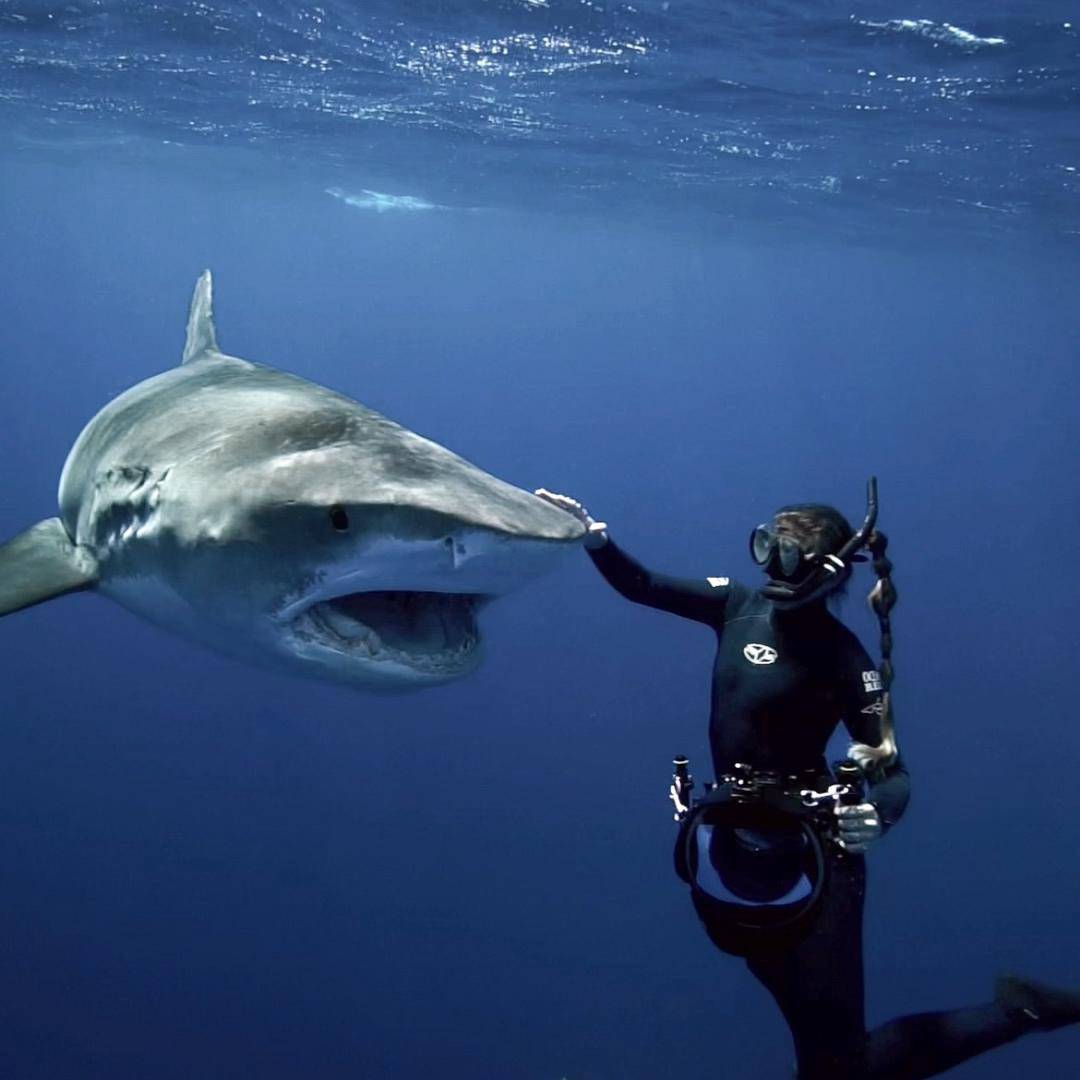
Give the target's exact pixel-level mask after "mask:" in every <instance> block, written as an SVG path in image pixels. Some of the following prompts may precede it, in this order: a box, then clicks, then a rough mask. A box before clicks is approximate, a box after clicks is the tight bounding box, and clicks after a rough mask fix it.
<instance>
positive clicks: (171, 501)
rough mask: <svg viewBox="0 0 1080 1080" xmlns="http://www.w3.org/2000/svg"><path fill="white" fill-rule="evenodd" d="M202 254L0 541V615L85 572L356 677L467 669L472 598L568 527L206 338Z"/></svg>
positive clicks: (332, 672) (509, 575) (507, 587)
mask: <svg viewBox="0 0 1080 1080" xmlns="http://www.w3.org/2000/svg"><path fill="white" fill-rule="evenodd" d="M211 301H212V295H211V278H210V273H209V271H207V272H205V273H204V274H203V275H202V277H200V279H199V281H198V283H197V284H196V287H195V294H194V297H193V299H192V303H191V313H190V317H189V319H188V331H187V343H186V347H185V349H184V356H183V362H182V364H181V365H180V366H179V367H176V368H173V369H171V370H169V371H166V372H164V373H163V374H160V375H155V376H154V377H152V378H149V379H147V380H146V381H144V382H141V383H139V384H137V385H136V386H133V387H132V388H131V389H130V390H127V391H125V392H124V393H123V394H121V395H120V396H119V397H118V398H116V399H115V400H113V401H111V402H110V403H109V404H108V405H106V406H105V407H104V408H103V409H102V410H101V411H100V412H99V413H98V414H97V415H96V416H95V417H94V418H93V419H92V420H91V421H90V422H89V423H88V424H87V425H86V427H85V428H84V429H83V431H82V433H81V434H80V435H79V437H78V439H77V440H76V442H75V445H74V446H73V447H72V449H71V452H70V453H69V454H68V458H67V462H66V463H65V465H64V470H63V474H62V476H61V478H60V516H59V517H58V518H49V519H48V520H46V521H43V522H39V523H38V524H37V525H35V526H33V527H32V528H30V529H28V530H26V531H25V532H23V533H21V534H20V535H19V536H17V537H15V538H14V539H13V540H11V541H10V542H8V543H7V544H5V545H3V546H2V547H0V615H3V614H7V613H9V612H13V611H17V610H19V609H20V608H24V607H28V606H29V605H31V604H36V603H40V602H42V601H44V600H48V599H50V598H52V597H54V596H59V595H61V594H63V593H68V592H72V591H76V590H79V589H95V590H97V591H98V592H101V593H104V594H105V595H106V596H109V597H111V598H112V599H114V600H116V601H118V602H119V603H121V604H122V605H124V607H126V608H129V609H130V610H131V611H133V612H136V613H137V614H139V615H142V616H143V617H145V618H146V619H148V620H150V621H151V622H153V623H156V624H157V625H159V626H162V627H164V628H166V629H169V630H172V631H175V632H177V633H180V634H182V635H184V636H185V637H188V638H191V639H194V640H197V641H201V642H204V643H205V644H207V645H210V646H211V647H213V648H216V649H218V650H220V651H222V652H225V653H228V654H230V655H232V656H236V657H239V658H241V659H245V660H248V661H253V662H256V663H261V664H264V665H267V664H268V665H271V666H274V667H279V668H287V669H291V670H292V671H294V672H300V673H306V674H308V675H312V676H315V677H317V678H325V679H332V680H336V681H341V682H346V683H349V684H352V685H354V686H357V687H363V688H368V689H373V690H393V689H412V688H419V687H424V686H430V685H434V684H437V683H443V682H446V681H449V680H451V679H456V678H459V677H461V676H463V675H466V674H468V673H469V672H471V671H473V670H474V669H475V668H476V666H477V665H478V663H479V661H480V656H481V648H480V635H479V631H478V628H477V621H476V615H477V611H478V610H479V609H480V608H481V607H482V606H483V605H484V604H485V603H486V602H487V601H489V600H490V599H492V598H493V597H497V596H500V595H502V594H504V593H507V592H510V591H512V590H513V589H515V588H517V587H518V586H520V585H522V584H524V583H525V582H526V581H528V580H530V579H531V578H533V577H535V576H536V575H538V574H540V573H543V572H545V571H546V570H548V569H549V568H550V567H551V565H552V564H553V563H554V562H555V561H556V560H557V559H558V557H559V556H560V555H561V554H562V553H563V552H564V551H565V550H566V549H567V548H568V547H570V546H572V545H573V544H574V543H575V542H577V541H578V540H580V539H581V536H582V532H583V530H582V527H581V525H580V524H579V523H578V522H577V521H576V520H574V519H573V518H572V517H570V515H568V514H566V513H563V512H562V511H561V510H558V509H556V508H555V507H553V506H550V505H549V504H547V503H545V502H544V501H543V500H542V499H539V498H537V497H536V496H534V495H532V494H530V493H528V492H526V491H523V490H521V489H520V488H516V487H514V486H512V485H510V484H507V483H505V482H504V481H502V480H498V479H496V478H495V477H493V476H491V475H489V474H488V473H486V472H483V471H482V470H481V469H478V468H477V467H476V466H474V465H471V464H470V463H469V462H467V461H465V460H464V459H462V458H460V457H458V456H457V455H456V454H453V453H451V452H450V451H449V450H446V449H445V448H443V447H442V446H439V445H438V444H436V443H434V442H431V441H429V440H427V439H425V438H422V437H421V436H419V435H416V434H415V433H413V432H411V431H409V430H407V429H406V428H403V427H401V426H400V425H398V424H395V423H394V422H393V421H391V420H388V419H387V418H386V417H384V416H381V415H380V414H379V413H376V412H373V411H372V410H371V409H368V408H365V407H364V406H363V405H360V404H358V403H357V402H355V401H353V400H351V399H350V398H347V397H344V396H342V395H341V394H337V393H334V392H333V391H331V390H328V389H326V388H324V387H322V386H318V385H316V384H314V383H311V382H307V381H306V380H304V379H300V378H297V377H296V376H293V375H288V374H286V373H284V372H281V371H276V370H274V369H272V368H268V367H263V366H261V365H258V364H253V363H251V362H249V361H247V360H241V359H239V358H238V357H234V356H228V355H226V354H225V353H222V352H221V351H220V350H219V349H218V346H217V336H216V333H215V330H214V322H213V314H212V303H211Z"/></svg>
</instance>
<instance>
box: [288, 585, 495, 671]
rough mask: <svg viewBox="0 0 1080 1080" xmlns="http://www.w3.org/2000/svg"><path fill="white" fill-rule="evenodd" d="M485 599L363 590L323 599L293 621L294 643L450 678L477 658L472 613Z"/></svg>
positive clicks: (364, 663)
mask: <svg viewBox="0 0 1080 1080" xmlns="http://www.w3.org/2000/svg"><path fill="white" fill-rule="evenodd" d="M486 599H487V598H486V597H484V596H478V595H469V594H459V593H438V592H401V591H397V592H361V593H349V594H348V595H346V596H337V597H334V598H332V599H329V600H323V601H320V602H318V603H316V604H313V605H312V606H311V607H309V608H306V609H305V610H304V611H302V612H301V613H300V614H299V615H297V616H296V618H295V619H294V620H293V630H294V633H295V635H296V637H297V638H298V639H300V640H301V641H303V642H304V643H306V644H309V645H312V644H313V645H316V646H319V647H321V648H322V649H330V650H331V651H332V652H334V653H337V654H338V655H339V656H341V657H342V658H344V659H346V660H347V661H350V660H351V661H354V662H356V663H357V664H360V665H362V666H365V667H370V666H372V665H374V666H380V665H384V666H385V667H386V668H388V669H396V670H402V669H404V670H405V671H407V672H412V673H415V675H416V676H417V677H418V678H425V677H434V678H438V679H448V678H454V677H455V676H457V675H462V674H464V673H465V672H467V671H469V670H471V669H472V668H473V667H474V666H475V664H476V661H477V659H478V650H479V645H480V632H479V629H478V628H477V624H476V612H477V610H478V609H479V607H480V606H481V605H482V604H483V603H484V601H485V600H486Z"/></svg>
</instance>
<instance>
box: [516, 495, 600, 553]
mask: <svg viewBox="0 0 1080 1080" xmlns="http://www.w3.org/2000/svg"><path fill="white" fill-rule="evenodd" d="M533 494H535V495H538V496H539V497H540V498H541V499H543V500H544V502H549V503H551V505H552V506H557V507H558V508H559V509H560V510H565V511H566V512H567V513H568V514H572V515H573V516H574V517H576V518H577V519H578V521H580V522H581V524H582V525H584V526H585V540H584V544H585V546H586V547H587V548H598V547H603V546H604V545H605V544H606V543H607V539H608V537H607V522H606V521H595V520H594V519H593V517H592V515H591V514H590V513H589V511H588V510H586V509H585V507H584V506H582V505H581V503H579V502H578V501H577V499H571V498H570V496H569V495H556V494H555V492H554V491H548V489H547V488H537V489H536V491H535V492H534V493H533Z"/></svg>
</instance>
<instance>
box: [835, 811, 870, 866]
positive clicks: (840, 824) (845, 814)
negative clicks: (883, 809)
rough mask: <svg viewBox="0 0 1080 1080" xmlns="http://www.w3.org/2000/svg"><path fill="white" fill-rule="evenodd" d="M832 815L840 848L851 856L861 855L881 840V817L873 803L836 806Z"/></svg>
mask: <svg viewBox="0 0 1080 1080" xmlns="http://www.w3.org/2000/svg"><path fill="white" fill-rule="evenodd" d="M834 813H835V814H836V818H837V821H836V825H837V831H838V833H839V836H838V840H839V842H840V846H841V847H842V848H843V849H844V850H845V851H850V852H851V854H852V855H862V854H863V853H864V852H865V851H866V850H867V849H868V848H869V847H870V846H871V844H873V843H874V841H875V840H880V839H881V832H882V829H881V816H880V815H879V814H878V812H877V807H876V806H875V805H874V804H873V803H868V802H864V803H859V804H858V805H857V806H838V807H836V810H835V811H834Z"/></svg>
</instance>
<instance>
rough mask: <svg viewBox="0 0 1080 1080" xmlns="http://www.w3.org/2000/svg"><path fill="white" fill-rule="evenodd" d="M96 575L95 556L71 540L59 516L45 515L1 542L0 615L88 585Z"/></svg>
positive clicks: (96, 577)
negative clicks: (27, 527) (4, 542)
mask: <svg viewBox="0 0 1080 1080" xmlns="http://www.w3.org/2000/svg"><path fill="white" fill-rule="evenodd" d="M97 579H98V567H97V560H96V559H95V558H94V556H93V555H91V554H90V552H89V551H87V549H86V548H84V547H79V546H78V545H76V544H73V543H72V542H71V538H70V537H69V536H68V534H67V530H66V529H65V528H64V526H63V524H62V523H61V521H60V519H59V518H47V519H46V520H45V521H39V522H38V523H37V524H36V525H34V526H33V527H32V528H29V529H27V530H26V532H22V533H19V535H18V536H16V537H15V539H14V540H9V541H8V542H7V543H6V544H4V545H2V546H0V615H8V614H10V613H11V612H12V611H18V610H19V609H20V608H24V607H30V605H31V604H40V603H41V602H42V601H43V600H51V599H52V598H53V597H54V596H62V595H63V594H64V593H69V592H75V591H76V590H77V589H88V588H89V587H90V586H91V585H93V584H94V583H95V582H96V581H97Z"/></svg>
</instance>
